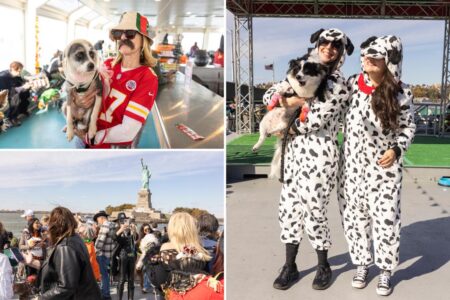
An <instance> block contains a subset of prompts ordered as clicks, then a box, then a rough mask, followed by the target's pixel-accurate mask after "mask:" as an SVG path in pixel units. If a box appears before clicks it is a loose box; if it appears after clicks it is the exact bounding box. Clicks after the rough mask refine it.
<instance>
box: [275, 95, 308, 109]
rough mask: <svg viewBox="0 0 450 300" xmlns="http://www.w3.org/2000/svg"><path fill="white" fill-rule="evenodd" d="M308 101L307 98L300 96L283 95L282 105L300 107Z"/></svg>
mask: <svg viewBox="0 0 450 300" xmlns="http://www.w3.org/2000/svg"><path fill="white" fill-rule="evenodd" d="M305 102H306V99H305V98H300V97H298V96H292V97H288V98H286V97H281V101H280V105H281V106H283V107H300V106H303V105H304V104H305Z"/></svg>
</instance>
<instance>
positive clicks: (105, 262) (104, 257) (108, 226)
mask: <svg viewBox="0 0 450 300" xmlns="http://www.w3.org/2000/svg"><path fill="white" fill-rule="evenodd" d="M108 216H109V215H108V214H107V213H106V212H105V211H104V210H101V211H99V212H98V213H96V214H95V215H94V221H95V222H97V223H98V225H99V227H100V231H99V233H98V236H97V240H96V241H95V252H96V255H97V262H98V266H99V267H100V274H101V276H102V286H101V289H102V297H103V299H105V300H107V299H111V294H110V292H109V270H108V269H109V265H110V260H111V256H112V252H113V249H114V246H115V242H114V241H113V239H112V234H114V225H113V224H112V223H111V222H109V221H108Z"/></svg>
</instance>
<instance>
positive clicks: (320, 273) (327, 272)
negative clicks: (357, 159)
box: [312, 250, 332, 290]
mask: <svg viewBox="0 0 450 300" xmlns="http://www.w3.org/2000/svg"><path fill="white" fill-rule="evenodd" d="M316 252H317V257H318V260H319V263H318V265H317V272H316V277H314V281H313V284H312V287H313V289H315V290H325V289H327V288H329V287H330V285H331V278H332V276H331V275H332V274H331V268H330V264H329V263H328V260H327V254H328V251H327V250H316Z"/></svg>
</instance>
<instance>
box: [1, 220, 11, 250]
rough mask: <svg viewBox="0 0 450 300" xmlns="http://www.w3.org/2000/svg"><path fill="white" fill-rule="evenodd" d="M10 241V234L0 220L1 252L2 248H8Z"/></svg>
mask: <svg viewBox="0 0 450 300" xmlns="http://www.w3.org/2000/svg"><path fill="white" fill-rule="evenodd" d="M10 243H11V239H10V234H9V232H7V231H6V230H5V227H4V226H3V223H2V222H0V253H1V252H3V249H6V248H9V246H10Z"/></svg>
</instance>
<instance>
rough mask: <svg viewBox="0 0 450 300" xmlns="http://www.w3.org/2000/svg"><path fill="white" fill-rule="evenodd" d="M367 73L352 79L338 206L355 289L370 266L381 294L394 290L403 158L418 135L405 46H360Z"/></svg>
mask: <svg viewBox="0 0 450 300" xmlns="http://www.w3.org/2000/svg"><path fill="white" fill-rule="evenodd" d="M361 59H362V67H363V72H362V73H361V74H358V75H354V76H352V77H351V78H349V81H348V85H349V87H350V98H349V108H348V112H347V114H346V117H345V134H344V136H345V139H344V147H343V149H342V152H341V154H342V157H341V158H342V159H341V164H342V165H341V168H340V172H341V176H339V178H340V179H341V182H339V193H338V195H339V196H338V197H339V201H340V207H341V213H342V217H343V225H344V231H345V236H346V239H347V242H348V245H349V252H350V256H351V259H352V262H353V263H354V264H355V265H357V266H358V267H357V271H356V274H355V276H354V277H353V281H352V286H353V287H355V288H364V287H365V286H366V284H367V275H368V265H370V264H371V263H372V260H373V259H372V254H371V250H370V249H371V244H372V239H373V248H374V252H375V264H376V265H377V266H378V267H379V268H380V269H381V272H380V276H379V280H378V285H377V294H379V295H384V296H386V295H389V294H390V293H391V291H392V287H391V283H390V276H391V271H392V270H393V269H394V268H395V267H396V266H397V264H398V260H399V246H400V191H401V183H402V158H403V155H404V153H405V152H406V150H407V149H408V147H409V145H410V144H411V142H412V139H413V137H414V132H415V124H414V120H413V110H412V109H413V105H412V99H413V96H412V92H411V90H410V88H409V86H408V85H406V84H404V83H402V82H401V81H400V77H401V63H402V44H401V41H400V39H399V38H397V37H395V36H392V35H390V36H383V37H380V38H377V37H371V38H369V39H368V40H367V41H365V42H364V43H362V44H361Z"/></svg>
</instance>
